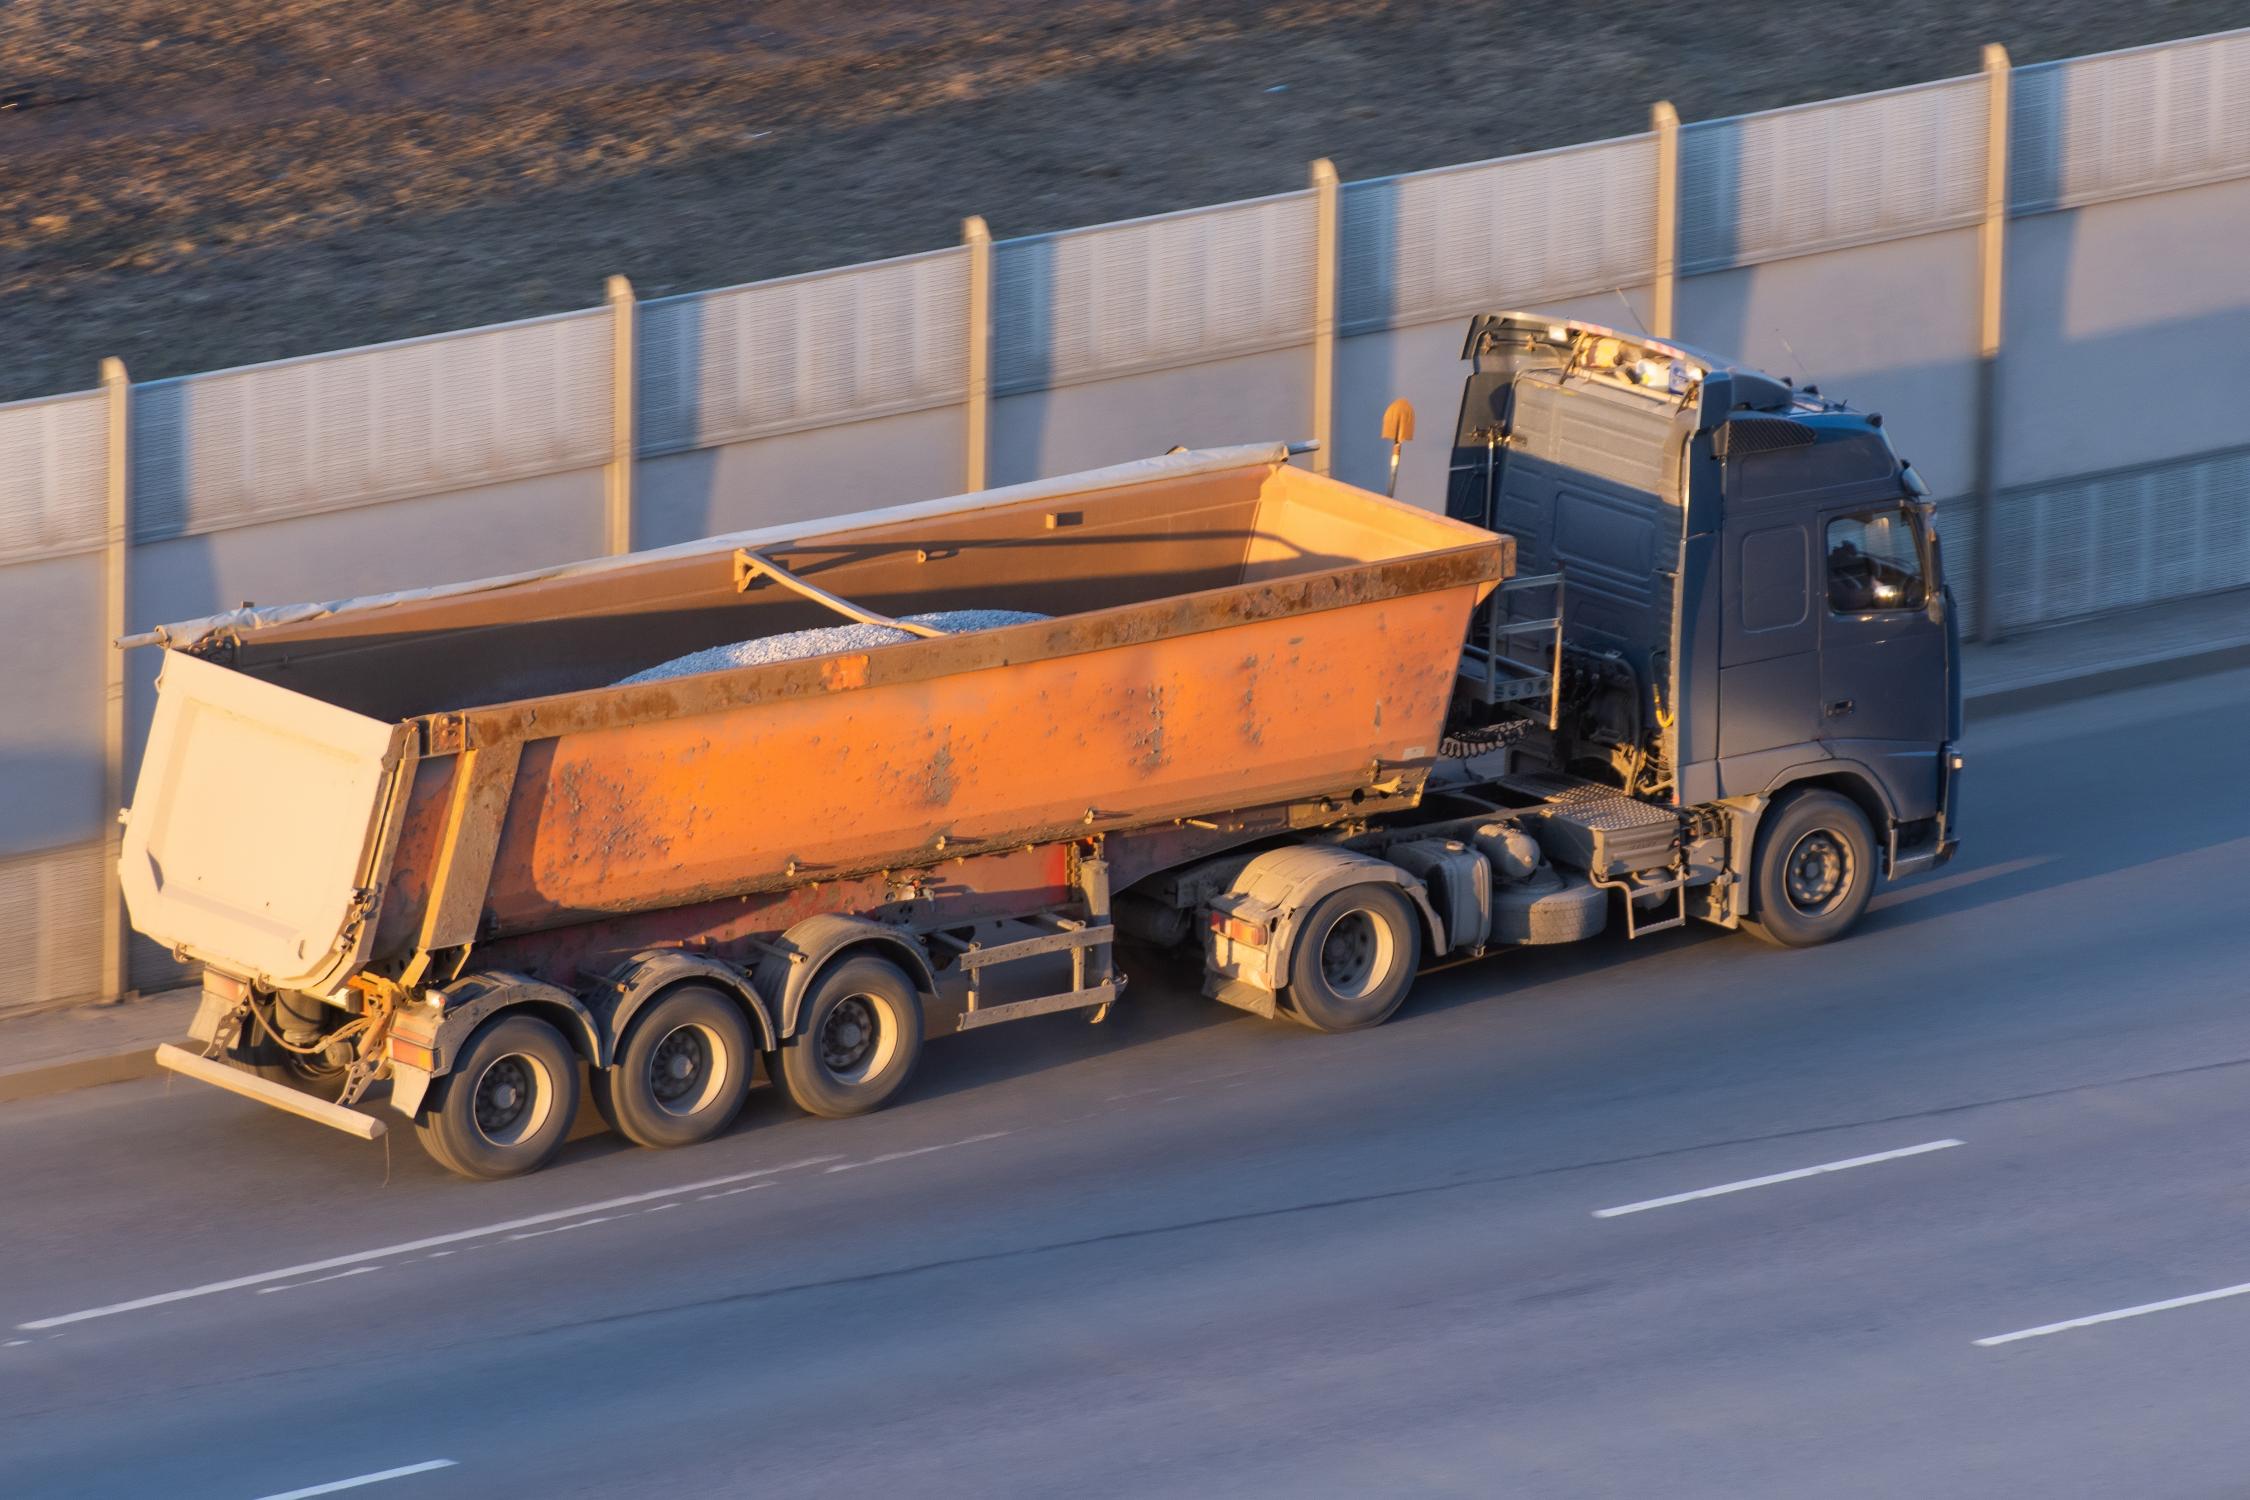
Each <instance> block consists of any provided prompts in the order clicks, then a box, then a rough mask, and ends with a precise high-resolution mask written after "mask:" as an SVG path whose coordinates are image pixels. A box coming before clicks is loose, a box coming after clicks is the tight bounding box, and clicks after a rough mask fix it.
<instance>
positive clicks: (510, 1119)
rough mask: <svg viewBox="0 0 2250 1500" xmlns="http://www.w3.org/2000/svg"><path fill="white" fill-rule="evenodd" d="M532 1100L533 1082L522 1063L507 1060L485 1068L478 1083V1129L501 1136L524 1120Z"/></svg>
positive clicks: (506, 1058) (510, 1058) (508, 1058)
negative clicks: (526, 1107) (525, 1111)
mask: <svg viewBox="0 0 2250 1500" xmlns="http://www.w3.org/2000/svg"><path fill="white" fill-rule="evenodd" d="M530 1099H531V1079H530V1077H529V1076H528V1074H527V1073H526V1071H525V1068H524V1065H523V1063H522V1062H520V1061H519V1060H517V1059H516V1058H513V1057H504V1058H502V1059H501V1060H500V1061H498V1062H496V1063H494V1064H493V1065H492V1066H491V1067H489V1068H487V1069H485V1073H484V1077H483V1078H482V1079H480V1080H478V1083H477V1128H478V1129H480V1130H482V1131H483V1132H484V1133H485V1134H486V1135H488V1136H498V1135H500V1134H502V1133H503V1132H505V1131H506V1130H507V1129H508V1128H509V1127H510V1126H512V1125H514V1124H515V1123H516V1121H518V1120H520V1119H522V1118H523V1112H524V1108H525V1106H526V1105H527V1104H528V1103H529V1102H530Z"/></svg>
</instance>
